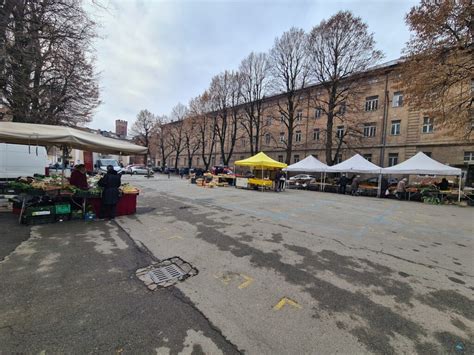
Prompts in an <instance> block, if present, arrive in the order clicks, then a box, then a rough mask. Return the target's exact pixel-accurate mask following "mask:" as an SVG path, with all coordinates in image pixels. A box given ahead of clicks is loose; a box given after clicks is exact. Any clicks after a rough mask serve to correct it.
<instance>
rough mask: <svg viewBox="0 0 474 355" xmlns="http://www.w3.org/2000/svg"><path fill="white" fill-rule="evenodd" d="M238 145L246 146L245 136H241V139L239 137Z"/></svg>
mask: <svg viewBox="0 0 474 355" xmlns="http://www.w3.org/2000/svg"><path fill="white" fill-rule="evenodd" d="M240 145H241V146H242V147H246V146H247V140H246V139H245V138H241V139H240Z"/></svg>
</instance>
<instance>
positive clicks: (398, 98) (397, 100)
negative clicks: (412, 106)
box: [392, 91, 403, 107]
mask: <svg viewBox="0 0 474 355" xmlns="http://www.w3.org/2000/svg"><path fill="white" fill-rule="evenodd" d="M402 106H403V93H402V92H401V91H397V92H394V93H393V100H392V107H402Z"/></svg>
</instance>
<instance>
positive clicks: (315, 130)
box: [313, 128, 319, 141]
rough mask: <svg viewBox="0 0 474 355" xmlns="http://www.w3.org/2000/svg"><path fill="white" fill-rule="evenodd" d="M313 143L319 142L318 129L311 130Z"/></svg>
mask: <svg viewBox="0 0 474 355" xmlns="http://www.w3.org/2000/svg"><path fill="white" fill-rule="evenodd" d="M313 141H319V128H315V129H313Z"/></svg>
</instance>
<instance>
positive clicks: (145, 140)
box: [131, 110, 158, 165]
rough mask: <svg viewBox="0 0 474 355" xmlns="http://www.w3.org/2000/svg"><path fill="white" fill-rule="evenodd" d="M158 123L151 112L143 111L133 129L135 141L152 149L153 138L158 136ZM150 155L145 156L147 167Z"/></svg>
mask: <svg viewBox="0 0 474 355" xmlns="http://www.w3.org/2000/svg"><path fill="white" fill-rule="evenodd" d="M157 122H158V121H157V119H156V117H155V115H153V114H152V113H151V112H150V111H148V110H141V111H140V112H139V113H138V115H137V119H136V121H135V122H134V124H133V126H132V128H131V132H132V135H133V136H134V140H135V141H136V142H137V143H138V144H141V145H142V146H144V147H147V148H148V149H150V147H151V143H152V139H153V136H154V135H155V134H156V129H157ZM148 154H149V153H146V154H144V163H145V165H147V164H148Z"/></svg>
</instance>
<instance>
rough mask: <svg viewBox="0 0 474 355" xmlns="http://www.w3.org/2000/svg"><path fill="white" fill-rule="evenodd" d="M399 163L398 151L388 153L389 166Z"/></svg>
mask: <svg viewBox="0 0 474 355" xmlns="http://www.w3.org/2000/svg"><path fill="white" fill-rule="evenodd" d="M397 164H398V153H388V166H394V165H397Z"/></svg>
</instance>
